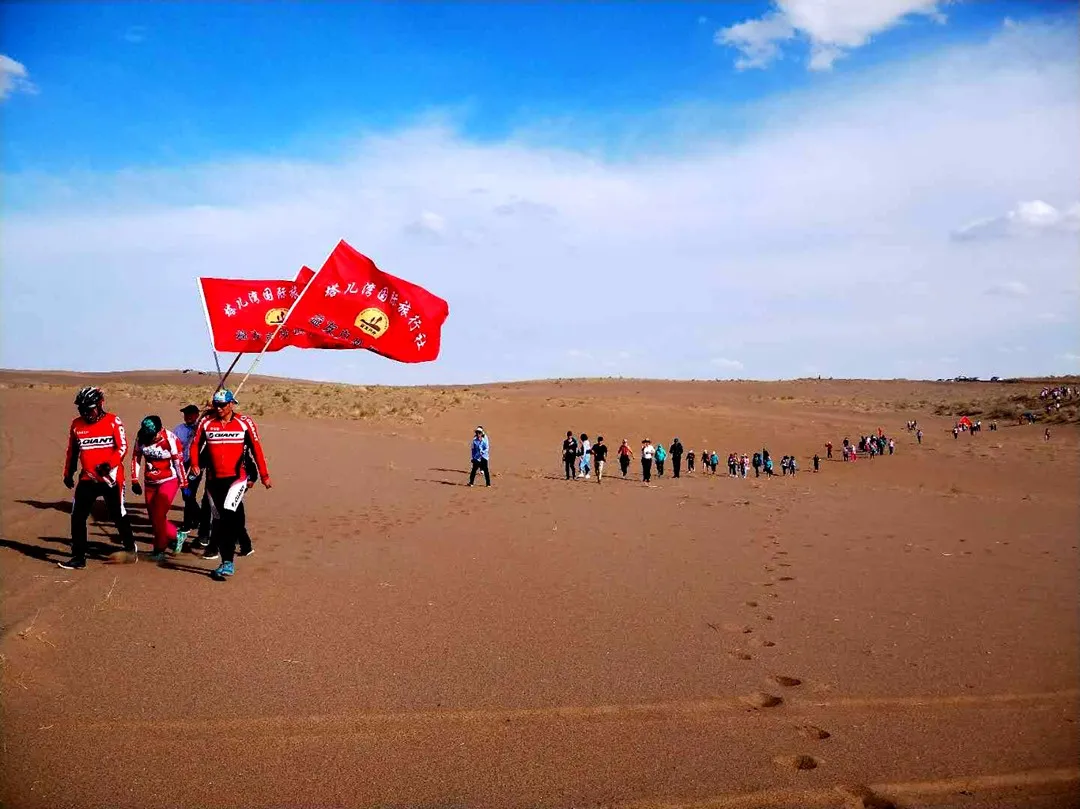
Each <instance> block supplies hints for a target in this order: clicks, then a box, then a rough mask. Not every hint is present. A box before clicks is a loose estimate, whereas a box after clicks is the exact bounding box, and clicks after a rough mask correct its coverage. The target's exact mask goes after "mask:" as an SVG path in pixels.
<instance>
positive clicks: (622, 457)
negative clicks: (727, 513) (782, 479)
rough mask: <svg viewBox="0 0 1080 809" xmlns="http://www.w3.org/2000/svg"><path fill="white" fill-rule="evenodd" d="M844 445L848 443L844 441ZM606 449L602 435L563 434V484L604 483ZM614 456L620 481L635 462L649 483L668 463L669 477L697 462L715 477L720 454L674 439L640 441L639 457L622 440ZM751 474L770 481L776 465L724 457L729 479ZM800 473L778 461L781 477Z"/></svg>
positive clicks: (758, 456) (763, 454)
mask: <svg viewBox="0 0 1080 809" xmlns="http://www.w3.org/2000/svg"><path fill="white" fill-rule="evenodd" d="M845 443H847V439H845ZM827 447H828V453H829V457H830V458H831V457H832V444H828V445H827ZM608 451H609V450H608V446H607V444H606V443H605V442H604V437H603V436H602V435H600V436H597V437H596V441H595V442H593V441H591V440H590V439H589V435H588V433H581V434H580V435H574V431H573V430H567V431H566V438H564V439H563V442H562V449H561V458H562V464H563V474H564V476H565V478H566V480H590V479H592V478H593V477H594V476H595V479H596V482H597V483H600V482H601V481H603V479H604V470H605V467H606V465H607V457H608ZM615 456H616V458H617V459H618V462H619V472H620V474H621V476H622V477H623V478H625V477H627V476H628V475H629V474H630V466H631V464H632V463H633V461H634V459H635V458H638V460H639V463H640V465H641V480H642V481H643V482H644V483H650V482H651V481H652V479H653V472H654V471H655V473H656V477H658V478H662V477H664V473H665V471H666V470H667V469H668V468H669V466H668V464H669V463H670V470H671V477H673V478H679V477H681V476H682V473H683V469H684V463H685V470H686V473H687V474H694V472H695V471H696V470H697V468H698V462H699V461H700V464H701V470H702V474H704V473H706V472H707V473H709V474H711V475H715V474H716V473H717V470H718V469H719V468H720V463H721V461H720V454H719V453H718V452H717V451H716V450H709V449H704V450H702V451H701V453H700V455H699V454H698V453H697V452H696V451H695V450H693V449H686V448H685V446H684V445H683V443H682V441H681V440H679V438H678V437H677V436H676V437H675V439H674V440H673V441H672V442H671V444H670V445H669V446H667V447H665V446H664V444H663V443H655V444H654V443H653V441H652V439H649V438H643V439H641V449H640V455H639V456H636V455H635V453H634V450H633V449H632V448H631V446H630V442H629V440H627V439H625V438H624V439H622V441H621V443H620V444H619V447H618V449H617V450H616V452H615ZM812 463H813V469H814V471H815V472H817V471H819V470H820V469H821V456H819V455H818V454H817V453H815V454H814V457H813V459H812ZM751 471H753V473H754V477H761V476H762V475H765V476H766V477H773V476H774V475H775V474H776V462H775V460H774V458H773V455H772V453H770V452H769V450H768V449H766V448H764V447H763V448H762V449H761V451H760V452H755V453H753V454H750V453H746V452H741V453H740V452H731V453H728V456H727V473H728V477H732V478H747V477H749V476H750V472H751ZM798 471H799V462H798V461H797V460H796V458H795V456H794V455H784V456H782V457H781V458H780V473H781V475H785V476H786V475H795V474H796V473H797V472H798Z"/></svg>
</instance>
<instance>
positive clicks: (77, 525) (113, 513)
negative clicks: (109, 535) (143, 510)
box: [71, 480, 135, 558]
mask: <svg viewBox="0 0 1080 809" xmlns="http://www.w3.org/2000/svg"><path fill="white" fill-rule="evenodd" d="M99 497H100V498H102V499H103V500H104V501H105V505H106V506H107V507H108V509H109V517H110V519H112V521H113V522H114V523H116V532H117V533H118V534H119V535H120V541H121V542H122V543H123V544H124V550H126V551H128V552H129V553H130V552H132V551H134V550H135V537H133V536H132V534H131V517H129V516H128V513H127V508H126V507H125V506H124V489H123V487H121V486H109V485H108V484H106V483H101V482H99V481H96V480H80V481H79V483H78V485H77V486H76V487H75V497H74V499H73V500H72V503H71V555H72V556H77V557H80V558H85V556H86V520H87V518H88V517H89V516H90V509H91V508H93V505H94V501H95V500H97V499H98V498H99Z"/></svg>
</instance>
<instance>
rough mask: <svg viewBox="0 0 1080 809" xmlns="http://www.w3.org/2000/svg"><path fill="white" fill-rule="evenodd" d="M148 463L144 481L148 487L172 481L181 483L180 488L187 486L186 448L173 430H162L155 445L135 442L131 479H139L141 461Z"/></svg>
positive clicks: (132, 454)
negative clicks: (143, 444)
mask: <svg viewBox="0 0 1080 809" xmlns="http://www.w3.org/2000/svg"><path fill="white" fill-rule="evenodd" d="M143 460H145V461H146V471H145V473H144V475H143V479H144V480H145V481H146V485H147V486H160V485H161V484H162V483H168V482H169V481H170V480H176V481H179V484H180V487H181V488H183V487H184V486H187V482H188V481H187V472H186V471H184V448H183V446H181V444H180V439H179V438H177V437H176V434H175V433H173V432H172V431H171V430H162V431H161V432H160V433H158V434H157V439H156V440H155V441H154V443H153V444H148V445H147V446H145V447H144V446H142V445H141V444H140V443H139V442H138V441H136V442H135V451H134V452H132V453H131V479H132V480H138V479H139V461H143Z"/></svg>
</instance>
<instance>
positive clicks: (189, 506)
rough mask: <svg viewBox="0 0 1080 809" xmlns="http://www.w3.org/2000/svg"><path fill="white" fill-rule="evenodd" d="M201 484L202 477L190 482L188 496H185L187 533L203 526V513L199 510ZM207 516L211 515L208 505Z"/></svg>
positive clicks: (185, 528)
mask: <svg viewBox="0 0 1080 809" xmlns="http://www.w3.org/2000/svg"><path fill="white" fill-rule="evenodd" d="M201 482H202V476H201V475H200V476H199V477H197V478H194V479H192V480H189V481H188V494H186V495H184V530H185V531H194V530H195V529H196V528H198V527H199V526H200V525H201V524H202V522H201V520H200V517H201V511H200V509H199V484H200V483H201ZM207 514H209V505H207Z"/></svg>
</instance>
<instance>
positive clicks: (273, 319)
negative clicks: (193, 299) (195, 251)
mask: <svg viewBox="0 0 1080 809" xmlns="http://www.w3.org/2000/svg"><path fill="white" fill-rule="evenodd" d="M304 269H307V268H306V267H305V268H304ZM308 272H309V273H310V272H311V270H308ZM303 276H304V270H301V271H300V276H299V277H298V279H297V280H301V279H302V278H303ZM199 288H200V289H201V290H202V296H203V304H204V306H205V307H206V320H207V322H208V324H209V326H210V333H211V334H212V335H213V338H214V348H216V349H217V350H218V351H236V352H242V353H252V354H255V353H258V352H260V351H262V350H263V346H265V345H266V341H267V340H269V339H270V337H271V335H272V334H274V330H275V329H277V327H278V326H279V325H280V324H281V323H282V322H283V321H284V320H285V315H286V314H287V313H288V311H289V308H290V307H291V306H292V305H293V304H294V303H296V301H297V299H298V298H299V297H300V293H301V292H302V291H303V286H302V285H300V284H298V283H297V282H296V281H284V280H269V281H268V280H251V279H245V278H200V279H199ZM286 346H295V347H296V348H331V347H332V348H337V347H338V346H337V345H336V344H334V345H331V344H329V343H328V341H326V340H323V339H322V337H321V336H320V335H318V334H312V333H309V332H307V331H305V330H304V329H299V328H295V329H294V328H289V327H283V328H282V329H281V331H279V332H278V333H277V337H275V338H274V341H273V344H272V345H270V346H267V348H266V350H267V351H280V350H281V349H283V348H285V347H286Z"/></svg>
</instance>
